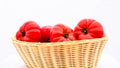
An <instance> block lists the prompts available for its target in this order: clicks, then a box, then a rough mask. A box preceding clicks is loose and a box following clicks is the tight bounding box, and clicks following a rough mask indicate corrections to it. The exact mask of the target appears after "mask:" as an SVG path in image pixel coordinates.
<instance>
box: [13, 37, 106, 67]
mask: <svg viewBox="0 0 120 68" xmlns="http://www.w3.org/2000/svg"><path fill="white" fill-rule="evenodd" d="M12 41H13V44H14V46H15V48H16V50H17V51H18V53H19V55H20V56H21V58H22V59H23V61H24V62H25V64H26V66H27V67H28V68H97V64H98V61H99V58H100V55H101V53H102V50H103V48H104V46H105V44H106V42H107V37H106V36H105V37H103V38H97V39H90V40H79V41H67V42H55V43H32V42H23V41H18V40H16V39H15V38H12Z"/></svg>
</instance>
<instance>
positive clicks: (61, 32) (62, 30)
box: [50, 24, 75, 42]
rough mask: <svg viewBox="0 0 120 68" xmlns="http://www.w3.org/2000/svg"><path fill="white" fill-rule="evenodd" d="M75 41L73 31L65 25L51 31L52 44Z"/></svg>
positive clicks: (56, 26) (57, 26) (58, 25)
mask: <svg viewBox="0 0 120 68" xmlns="http://www.w3.org/2000/svg"><path fill="white" fill-rule="evenodd" d="M72 40H75V37H74V33H73V30H72V29H71V28H69V27H68V26H65V25H63V24H56V25H55V26H54V27H53V28H52V30H51V37H50V41H51V42H63V41H72Z"/></svg>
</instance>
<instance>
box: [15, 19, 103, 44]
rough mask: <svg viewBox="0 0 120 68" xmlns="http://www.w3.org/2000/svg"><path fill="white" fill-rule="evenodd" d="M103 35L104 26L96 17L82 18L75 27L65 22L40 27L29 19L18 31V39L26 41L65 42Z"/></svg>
mask: <svg viewBox="0 0 120 68" xmlns="http://www.w3.org/2000/svg"><path fill="white" fill-rule="evenodd" d="M103 36H104V30H103V26H102V25H101V24H100V23H99V22H98V21H96V20H94V19H82V20H81V21H79V22H78V24H77V25H76V26H75V28H74V29H72V28H70V27H68V26H66V25H64V24H56V25H54V26H43V27H40V26H39V25H38V24H37V23H36V22H34V21H27V22H25V23H24V24H23V25H22V26H21V27H20V28H19V30H18V31H17V33H16V39H17V40H20V41H26V42H64V41H74V40H86V39H93V38H101V37H103Z"/></svg>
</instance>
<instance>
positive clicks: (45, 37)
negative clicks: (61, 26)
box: [40, 26, 52, 42]
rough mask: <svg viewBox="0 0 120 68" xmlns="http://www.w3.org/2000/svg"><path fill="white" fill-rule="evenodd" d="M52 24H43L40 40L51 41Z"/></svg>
mask: <svg viewBox="0 0 120 68" xmlns="http://www.w3.org/2000/svg"><path fill="white" fill-rule="evenodd" d="M51 28H52V26H43V27H42V28H41V34H42V35H41V40H40V42H50V31H51Z"/></svg>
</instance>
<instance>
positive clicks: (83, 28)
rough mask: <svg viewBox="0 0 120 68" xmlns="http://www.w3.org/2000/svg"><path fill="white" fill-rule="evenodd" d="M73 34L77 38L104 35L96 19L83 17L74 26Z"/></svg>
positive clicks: (91, 37)
mask: <svg viewBox="0 0 120 68" xmlns="http://www.w3.org/2000/svg"><path fill="white" fill-rule="evenodd" d="M74 35H75V37H76V38H77V39H78V40H81V39H93V38H101V37H103V36H104V30H103V27H102V25H101V24H100V23H99V22H98V21H96V20H93V19H83V20H81V21H80V22H79V23H78V24H77V26H76V27H75V29H74Z"/></svg>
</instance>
